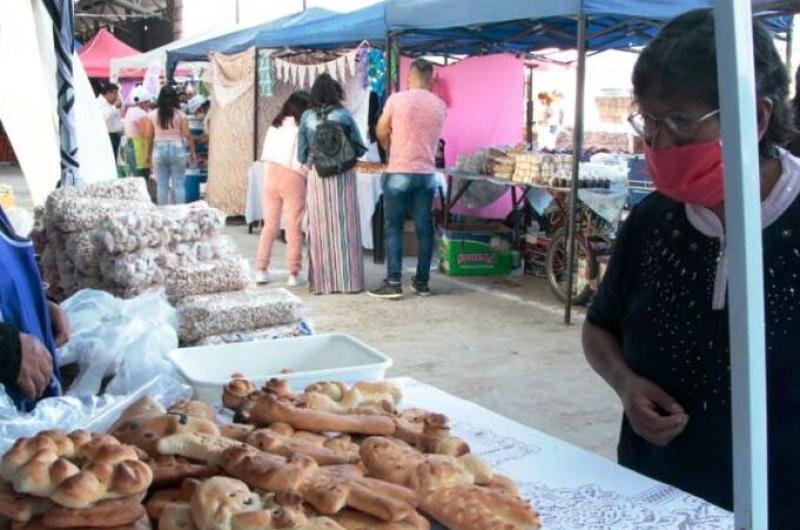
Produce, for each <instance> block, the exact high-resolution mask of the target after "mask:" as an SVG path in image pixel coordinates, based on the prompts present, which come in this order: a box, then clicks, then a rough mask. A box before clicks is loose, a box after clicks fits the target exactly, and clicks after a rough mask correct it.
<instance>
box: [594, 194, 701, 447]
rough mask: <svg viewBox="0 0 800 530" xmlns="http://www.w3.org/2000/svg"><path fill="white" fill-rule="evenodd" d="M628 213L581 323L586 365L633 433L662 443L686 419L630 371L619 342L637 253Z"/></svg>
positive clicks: (671, 401)
mask: <svg viewBox="0 0 800 530" xmlns="http://www.w3.org/2000/svg"><path fill="white" fill-rule="evenodd" d="M636 214H637V209H634V211H633V212H632V213H631V216H630V217H629V218H628V220H627V222H626V223H625V225H624V226H623V229H622V231H621V232H620V235H619V237H618V238H617V241H616V243H615V248H614V254H613V256H612V258H611V261H610V262H609V266H608V270H607V271H606V274H605V277H604V278H603V282H602V283H601V285H600V288H599V289H598V292H597V294H596V295H595V297H594V298H593V299H592V303H591V304H590V306H589V309H588V311H587V315H586V322H585V324H584V326H583V335H582V342H583V353H584V355H585V356H586V360H587V361H588V362H589V365H590V366H591V367H592V369H594V371H595V372H597V374H598V375H600V377H602V378H603V379H604V380H605V381H606V382H607V383H608V384H609V386H611V388H612V389H613V390H614V391H615V392H616V393H617V395H618V396H619V398H620V401H622V405H623V407H624V408H625V415H626V416H627V418H628V421H629V422H630V424H631V427H632V428H633V430H634V432H636V434H638V435H639V436H641V437H642V438H644V439H645V440H647V441H648V442H650V443H652V444H654V445H659V446H663V445H667V444H668V443H669V442H671V441H672V440H673V439H674V438H675V437H677V436H678V435H680V434H681V433H682V432H683V430H684V429H685V428H686V424H687V422H688V421H689V417H688V415H687V414H686V413H685V412H684V410H683V408H682V407H681V406H680V404H679V403H678V402H677V401H675V399H674V398H672V397H671V396H670V395H669V394H667V392H665V391H664V390H663V389H662V388H661V387H660V386H658V385H657V384H655V383H653V382H652V381H650V380H648V379H646V378H644V377H641V376H640V375H638V374H637V373H636V372H634V371H633V370H632V369H631V367H630V365H629V364H628V362H627V360H626V359H625V352H624V349H623V346H622V337H623V334H624V329H623V321H624V319H625V313H626V311H627V307H628V305H629V298H630V291H631V289H632V287H631V283H630V282H631V281H632V278H633V276H635V269H634V267H635V263H636V262H637V261H638V256H639V253H638V252H637V250H636V244H635V241H634V233H633V232H634V230H635V228H636V226H637V224H638V222H641V221H640V220H639V218H638V216H637V215H636Z"/></svg>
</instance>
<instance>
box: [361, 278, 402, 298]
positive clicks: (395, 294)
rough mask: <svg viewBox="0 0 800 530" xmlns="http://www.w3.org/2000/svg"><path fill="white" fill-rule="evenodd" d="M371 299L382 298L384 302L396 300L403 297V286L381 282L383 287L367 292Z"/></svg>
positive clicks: (387, 281)
mask: <svg viewBox="0 0 800 530" xmlns="http://www.w3.org/2000/svg"><path fill="white" fill-rule="evenodd" d="M367 294H368V295H369V296H371V297H373V298H383V299H385V300H398V299H400V298H402V297H403V286H402V285H401V284H399V283H394V282H390V281H389V280H383V285H381V286H380V287H378V288H377V289H372V290H369V291H367Z"/></svg>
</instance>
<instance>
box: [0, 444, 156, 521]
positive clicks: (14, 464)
mask: <svg viewBox="0 0 800 530" xmlns="http://www.w3.org/2000/svg"><path fill="white" fill-rule="evenodd" d="M26 458H27V460H26ZM84 462H85V463H84ZM78 463H80V464H82V467H80V468H79V467H78V465H77V464H78ZM0 469H1V470H2V473H3V476H4V478H6V480H9V481H10V482H11V483H12V485H13V488H14V491H16V492H18V493H27V494H31V495H36V496H39V497H48V498H50V499H51V500H53V501H54V502H55V503H57V504H60V505H61V506H64V507H66V508H74V509H80V508H86V507H88V506H90V505H92V504H94V503H95V502H98V501H102V500H107V499H116V498H119V497H125V496H128V495H134V494H137V493H140V492H142V491H144V490H146V489H147V488H148V487H149V486H150V483H151V482H152V479H153V474H152V471H151V470H150V468H149V467H148V466H147V464H145V463H144V462H142V461H140V460H139V454H138V452H137V451H136V449H135V448H134V447H131V446H128V445H122V444H120V443H119V441H117V439H116V438H114V437H113V436H108V435H96V436H93V435H91V434H89V433H87V432H85V431H74V432H72V433H69V434H66V433H64V432H63V431H43V432H41V433H39V434H38V435H37V436H35V437H33V438H21V439H19V440H17V442H16V443H15V444H14V446H13V447H12V448H11V449H10V450H9V451H8V452H7V453H6V454H5V455H4V456H3V460H2V463H1V464H0Z"/></svg>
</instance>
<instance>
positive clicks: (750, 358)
mask: <svg viewBox="0 0 800 530" xmlns="http://www.w3.org/2000/svg"><path fill="white" fill-rule="evenodd" d="M715 15H716V16H715V29H716V31H715V33H716V45H717V50H725V53H717V69H718V76H719V87H720V90H719V91H720V109H721V114H720V115H721V120H722V145H723V146H724V162H723V163H724V167H725V226H726V231H727V240H728V241H727V249H725V253H726V255H727V259H728V270H729V274H728V312H729V314H728V318H729V325H730V358H731V410H732V416H733V418H732V419H733V500H734V508H735V511H736V514H735V521H734V524H735V528H737V530H738V529H741V530H767V528H768V526H767V519H768V509H767V499H768V496H767V389H766V352H765V332H764V264H763V256H762V235H761V204H760V203H759V197H760V192H759V182H758V180H757V179H754V178H751V177H752V176H753V175H758V174H759V157H758V148H757V146H758V135H757V123H756V113H755V112H753V109H755V108H756V94H755V88H754V87H755V73H754V71H753V34H752V14H751V7H750V2H741V1H740V0H716V2H715Z"/></svg>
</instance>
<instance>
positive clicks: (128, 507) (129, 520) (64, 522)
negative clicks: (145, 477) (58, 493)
mask: <svg viewBox="0 0 800 530" xmlns="http://www.w3.org/2000/svg"><path fill="white" fill-rule="evenodd" d="M144 495H145V492H141V493H139V494H136V495H131V496H128V497H123V498H121V499H112V500H107V501H100V502H98V503H95V504H94V505H92V506H89V507H88V508H83V509H80V510H75V509H72V508H64V507H61V506H53V507H52V508H51V509H50V510H48V511H47V512H46V513H45V514H44V515H43V516H42V523H44V525H45V526H47V527H49V528H75V527H81V526H85V527H90V528H112V527H115V526H124V525H130V524H133V523H135V522H136V521H138V520H139V519H141V518H142V517H143V516H144V515H145V510H144V507H143V506H142V499H144Z"/></svg>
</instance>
